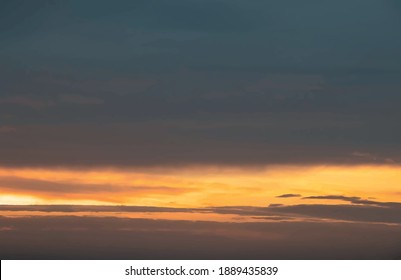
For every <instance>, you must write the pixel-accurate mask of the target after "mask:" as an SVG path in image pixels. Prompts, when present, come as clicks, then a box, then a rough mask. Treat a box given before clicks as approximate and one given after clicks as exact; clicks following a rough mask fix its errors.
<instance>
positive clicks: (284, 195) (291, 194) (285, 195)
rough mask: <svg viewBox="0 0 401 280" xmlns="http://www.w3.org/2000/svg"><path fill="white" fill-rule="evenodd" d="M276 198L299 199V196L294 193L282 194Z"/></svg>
mask: <svg viewBox="0 0 401 280" xmlns="http://www.w3.org/2000/svg"><path fill="white" fill-rule="evenodd" d="M276 197H278V198H290V197H301V195H300V194H295V193H286V194H282V195H279V196H276Z"/></svg>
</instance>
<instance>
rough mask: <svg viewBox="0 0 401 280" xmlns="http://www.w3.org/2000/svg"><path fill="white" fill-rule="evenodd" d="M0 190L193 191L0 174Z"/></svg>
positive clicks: (79, 193) (87, 193) (76, 193)
mask: <svg viewBox="0 0 401 280" xmlns="http://www.w3.org/2000/svg"><path fill="white" fill-rule="evenodd" d="M0 190H2V191H4V192H11V193H13V194H29V195H32V194H34V195H39V196H40V195H44V196H56V197H58V198H61V197H64V196H73V197H80V198H81V199H82V198H83V197H86V198H88V197H92V198H94V199H97V198H99V199H101V200H107V199H111V198H112V197H114V196H121V195H122V194H126V195H128V194H146V193H148V194H155V193H156V194H178V193H183V192H189V191H193V189H192V188H186V189H182V188H175V187H168V186H146V185H142V186H138V185H134V184H127V185H121V184H118V183H116V184H113V183H103V184H98V183H82V182H77V181H55V180H53V181H50V180H40V179H31V178H19V177H12V176H0ZM99 194H109V195H110V196H111V197H107V196H103V195H101V196H98V195H99Z"/></svg>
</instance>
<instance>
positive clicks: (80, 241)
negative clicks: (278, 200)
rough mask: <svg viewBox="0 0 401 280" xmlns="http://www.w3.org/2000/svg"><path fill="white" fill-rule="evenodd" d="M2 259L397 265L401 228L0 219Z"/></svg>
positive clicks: (26, 218)
mask: <svg viewBox="0 0 401 280" xmlns="http://www.w3.org/2000/svg"><path fill="white" fill-rule="evenodd" d="M0 223H1V224H2V225H3V226H4V227H7V228H9V229H11V230H7V231H0V247H1V248H2V250H1V252H0V257H1V258H2V259H394V258H396V257H397V256H399V253H400V249H401V244H400V240H399V236H400V234H401V228H400V227H394V226H387V225H375V224H349V223H326V222H257V223H226V222H197V221H171V220H150V219H125V218H111V217H103V218H102V217H71V216H58V217H19V218H16V217H14V218H7V217H0Z"/></svg>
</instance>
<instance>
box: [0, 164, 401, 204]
mask: <svg viewBox="0 0 401 280" xmlns="http://www.w3.org/2000/svg"><path fill="white" fill-rule="evenodd" d="M5 178H6V179H7V180H6V179H5ZM13 180H14V181H15V182H14V181H13ZM30 180H32V182H33V183H34V186H35V187H30ZM10 181H12V184H11V183H10ZM43 182H44V183H46V184H45V186H43V187H42V186H41V184H43ZM33 183H32V184H33ZM52 183H54V187H51V186H52ZM10 184H11V185H10ZM58 184H59V185H58ZM60 184H62V185H60ZM66 185H67V186H66ZM68 186H71V187H68ZM285 193H294V194H301V195H303V196H312V195H313V196H315V195H345V196H359V197H362V198H365V199H367V198H374V199H376V200H378V201H401V168H400V167H395V166H313V167H299V166H275V167H266V168H259V169H250V168H248V169H245V168H244V169H240V168H223V167H219V168H218V167H191V168H176V169H166V168H148V169H145V168H141V169H131V170H128V169H97V170H65V169H9V168H2V169H1V168H0V204H97V205H100V204H103V205H109V204H125V205H147V206H169V207H205V206H232V205H251V206H266V205H269V204H271V203H284V204H300V203H302V204H311V203H325V204H338V203H347V202H341V201H330V200H325V201H322V200H319V201H316V200H308V199H300V198H299V197H294V198H286V199H283V198H277V196H278V195H281V194H285Z"/></svg>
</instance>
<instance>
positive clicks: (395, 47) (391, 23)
mask: <svg viewBox="0 0 401 280" xmlns="http://www.w3.org/2000/svg"><path fill="white" fill-rule="evenodd" d="M298 2H299V1H295V0H285V1H245V0H235V1H228V0H214V1H213V0H208V1H197V0H190V1H184V0H173V1H168V2H166V3H164V2H160V1H153V0H151V1H126V0H121V1H117V2H116V3H114V2H113V3H111V2H109V1H85V3H84V2H82V1H75V0H74V1H64V0H56V1H45V0H43V1H42V0H40V1H35V3H30V2H27V1H22V0H16V1H9V0H7V1H2V2H1V3H0V13H1V14H0V18H1V19H0V26H1V36H0V60H1V61H2V64H1V65H0V76H1V83H0V122H1V125H2V126H3V125H4V126H7V127H15V126H17V127H16V129H17V131H20V132H19V133H16V134H15V133H8V134H7V137H6V139H4V140H3V139H1V140H0V141H1V142H2V143H1V148H0V152H1V153H2V155H3V154H4V156H2V162H1V164H3V165H9V164H20V165H32V164H36V165H62V164H65V165H73V164H76V163H78V162H79V163H81V164H98V165H107V164H110V165H135V164H139V165H142V164H152V165H163V164H166V162H167V163H169V161H171V162H172V163H173V164H174V163H179V164H199V163H206V164H240V163H244V164H270V163H278V164H280V163H295V164H298V163H304V162H305V163H328V164H330V163H336V164H354V163H369V164H383V163H386V164H398V163H399V162H401V155H400V152H399V151H400V146H399V143H400V142H401V133H400V130H399V129H398V126H399V121H400V119H401V113H400V110H399V104H400V103H401V97H400V95H399V92H400V90H401V83H400V80H401V79H400V75H401V68H400V65H401V57H400V55H399V49H400V47H401V37H400V36H399V34H401V25H400V24H399V23H400V19H401V13H400V9H399V4H397V3H396V1H380V0H368V1H366V0H365V1H362V0H351V1H349V0H348V1H346V0H341V1H336V2H332V3H331V2H330V3H323V2H321V1H317V0H309V1H306V2H305V1H304V2H303V3H302V5H301V4H299V3H298ZM361 7H363V8H361ZM166 121H168V122H169V124H168V125H167V128H168V129H165V128H163V127H166V124H165V122H166ZM182 123H186V125H184V126H183V125H182ZM83 124H85V125H86V126H87V128H85V129H84V130H89V131H92V134H93V135H96V137H92V136H91V135H89V134H87V133H85V132H82V126H83ZM41 125H53V126H54V127H47V128H44V127H40V126H41ZM74 125H75V126H74ZM27 126H28V127H27ZM35 126H36V127H35ZM56 126H59V128H58V129H56V128H55V127H56ZM122 127H124V129H122ZM34 130H38V131H39V132H38V133H36V132H34ZM56 130H60V131H64V132H62V133H60V131H57V134H59V135H60V137H59V138H58V139H55V136H54V134H55V133H56ZM2 135H3V133H2ZM71 135H72V136H71ZM74 135H81V137H77V136H74ZM113 135H115V136H113ZM17 137H23V138H22V139H21V138H17ZM119 137H121V138H119ZM137 138H140V140H136V139H137ZM103 139H108V140H103ZM144 140H146V142H148V143H150V144H146V145H145V144H144V142H143V141H144ZM24 141H26V142H24ZM28 142H30V143H31V144H28ZM128 142H129V143H131V145H128ZM120 144H122V146H124V147H125V148H126V149H127V152H126V153H122V152H121V149H120V147H121V146H119V145H120ZM141 145H144V146H143V147H142V148H140V147H141ZM149 145H150V146H151V147H150V146H149ZM42 146H43V147H44V146H47V147H48V150H46V151H43V150H41V149H42ZM20 149H21V150H20ZM67 150H68V151H67ZM94 150H96V152H95V151H94ZM22 151H23V152H22ZM38 154H40V156H37V155H38ZM32 155H35V157H32ZM33 158H35V160H33ZM33 161H35V162H33Z"/></svg>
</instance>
